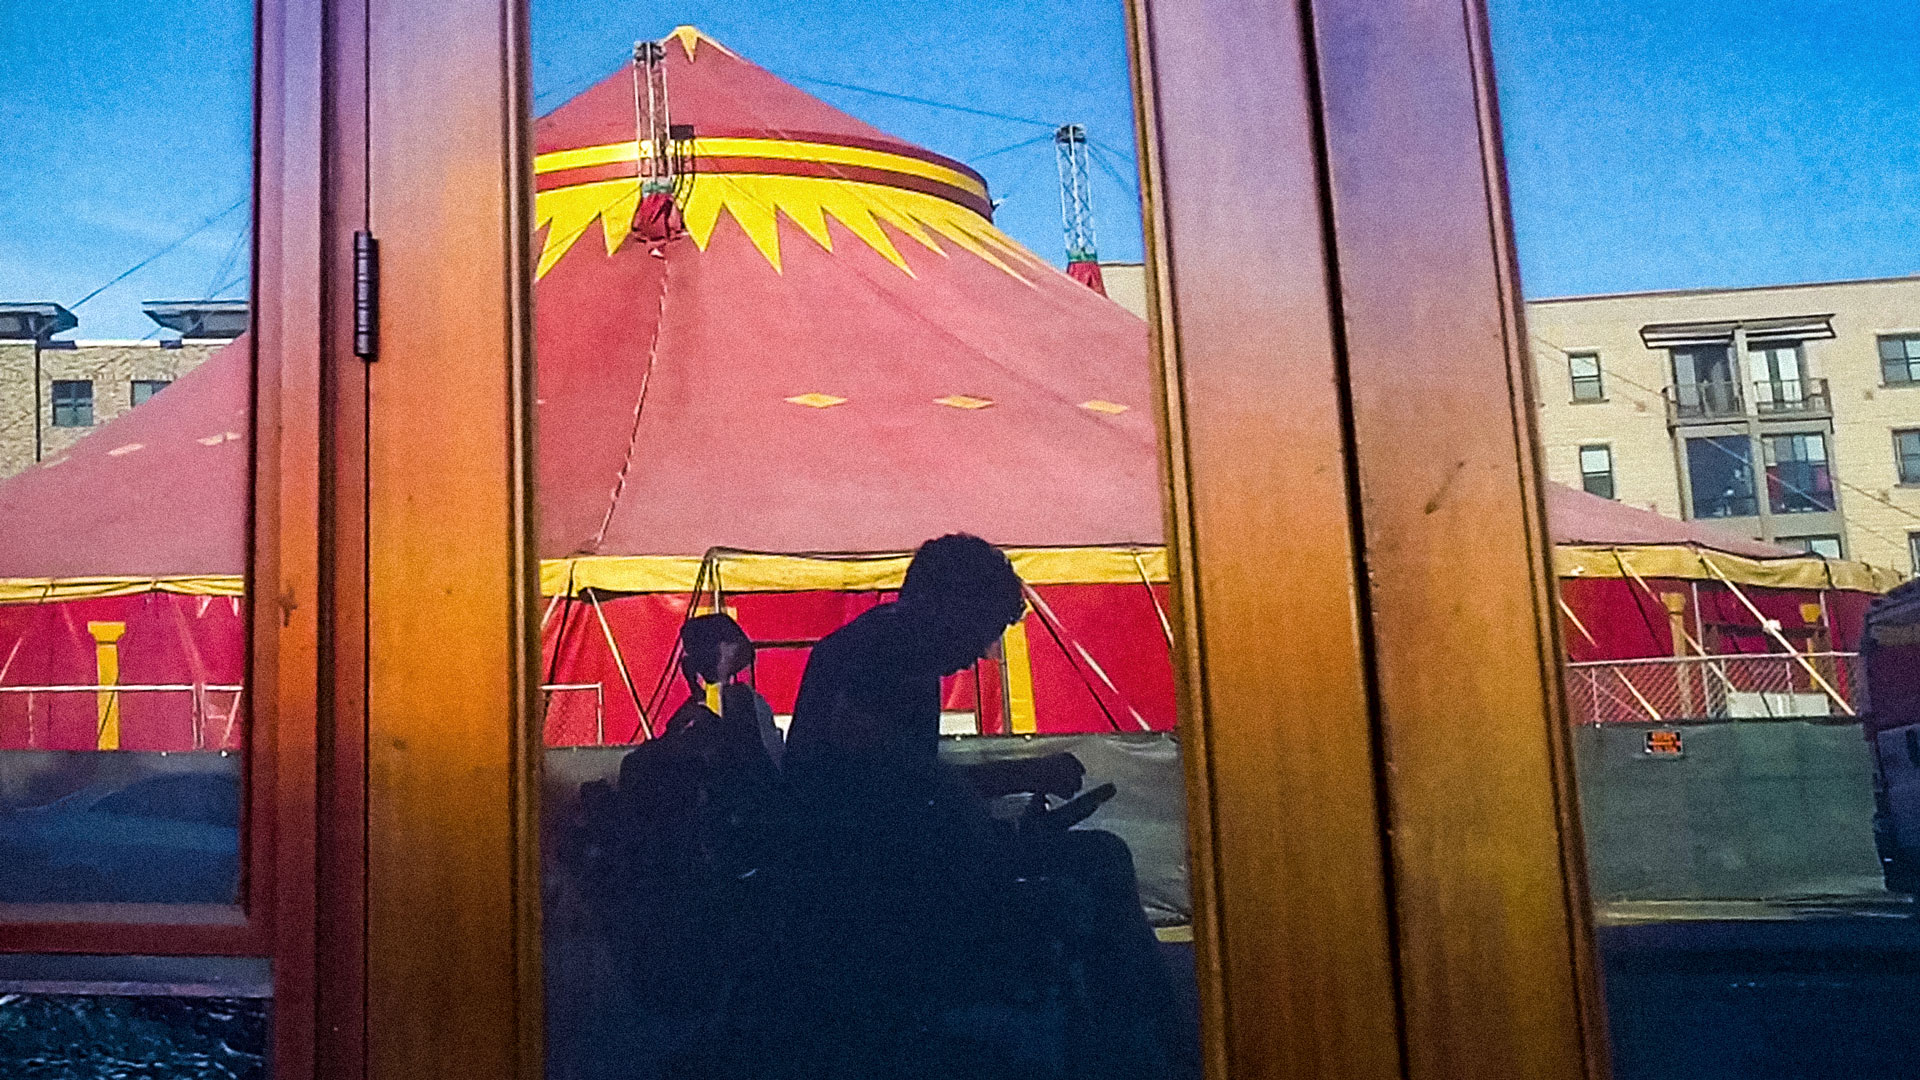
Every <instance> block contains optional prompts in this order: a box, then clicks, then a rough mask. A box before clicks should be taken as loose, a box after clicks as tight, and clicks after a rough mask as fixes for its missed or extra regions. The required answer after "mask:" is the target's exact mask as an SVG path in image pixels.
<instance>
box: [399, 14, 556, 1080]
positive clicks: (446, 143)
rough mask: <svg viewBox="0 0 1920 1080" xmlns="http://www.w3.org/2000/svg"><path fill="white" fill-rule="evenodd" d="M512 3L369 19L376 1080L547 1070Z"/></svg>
mask: <svg viewBox="0 0 1920 1080" xmlns="http://www.w3.org/2000/svg"><path fill="white" fill-rule="evenodd" d="M517 6H518V5H515V4H511V3H508V2H505V0H495V2H492V3H477V4H474V3H467V4H462V3H453V2H451V0H424V2H423V0H405V2H402V0H374V2H373V3H372V4H371V5H370V7H369V12H370V16H369V40H370V41H371V43H372V47H371V50H370V61H369V75H368V87H369V101H370V110H369V146H370V148H371V149H370V153H369V172H368V189H369V192H370V211H369V220H370V222H371V228H372V231H373V233H374V235H375V236H376V237H377V238H378V240H379V242H380V246H381V251H380V256H381V298H380V299H381V316H382V317H381V325H380V355H379V359H378V361H377V362H376V363H374V364H373V365H372V366H371V368H370V369H369V372H368V396H367V407H366V408H367V420H366V431H367V443H366V445H367V475H368V485H367V491H368V494H367V521H366V528H367V553H368V554H367V594H366V595H367V601H366V604H367V620H366V626H367V640H366V644H367V652H366V655H367V731H366V743H365V745H366V770H367V771H366V777H367V802H366V805H367V861H366V868H367V869H366V872H367V884H366V948H367V991H366V1006H367V1015H368V1016H369V1017H370V1018H371V1021H372V1022H371V1023H370V1024H369V1027H368V1035H367V1047H366V1052H367V1062H368V1068H367V1073H368V1075H369V1076H371V1077H375V1078H381V1080H385V1078H394V1080H399V1078H403V1077H404V1078H407V1080H416V1078H420V1077H429V1076H445V1077H473V1076H488V1077H506V1076H515V1075H527V1076H532V1075H535V1074H536V1073H537V1072H538V1069H539V1062H538V1061H537V1060H534V1061H528V1060H526V1051H527V1048H528V1047H529V1046H531V1045H534V1043H533V1041H532V1038H531V1037H530V1036H529V1034H528V1032H527V1026H528V1025H530V1024H532V1023H534V1022H535V1020H536V1019H537V1016H538V1011H537V1010H538V1001H537V996H536V998H535V1000H528V999H527V995H526V993H525V990H526V987H525V982H526V973H527V971H528V970H530V964H531V963H532V961H531V960H530V958H529V955H528V953H527V950H535V949H537V944H538V943H537V940H534V939H533V938H531V937H530V936H528V928H527V925H526V922H527V913H528V912H529V911H530V910H531V903H532V902H531V899H530V897H529V896H528V895H527V894H526V893H524V892H523V891H522V890H532V889H535V888H536V884H537V883H536V882H534V881H533V880H532V879H531V877H530V876H528V875H526V874H525V873H524V868H525V866H526V854H525V852H526V850H527V849H528V848H530V846H531V845H532V844H533V843H534V842H535V840H534V837H533V836H532V835H531V834H523V833H522V832H521V829H522V827H523V826H524V823H525V822H526V821H528V820H529V816H528V815H529V809H528V807H527V805H526V804H525V803H524V802H523V800H525V799H526V798H527V797H528V796H529V794H530V790H529V787H528V785H526V784H525V783H523V778H522V775H521V774H522V772H523V770H524V769H525V767H526V764H527V762H526V752H525V747H524V740H523V739H522V737H521V735H520V731H521V725H523V724H524V723H526V721H527V716H528V715H529V711H528V709H527V702H526V701H525V698H526V696H527V693H526V689H527V688H526V685H525V680H524V679H523V678H521V677H520V676H521V673H524V672H526V671H528V670H531V669H532V665H533V660H532V657H531V656H530V655H528V646H529V643H530V637H529V634H528V627H529V626H531V620H530V619H529V618H528V614H527V613H528V611H529V609H530V607H531V604H532V592H531V590H532V588H533V576H532V575H531V573H530V572H529V570H530V567H529V566H528V565H527V563H526V554H525V553H526V549H527V544H528V536H529V534H528V533H527V521H526V515H525V505H524V496H525V486H526V475H525V473H526V469H525V456H526V453H527V450H526V447H527V444H528V438H527V435H528V433H527V430H526V424H525V420H524V411H525V406H526V388H527V386H528V385H529V383H528V379H529V377H530V374H529V372H528V370H527V366H528V362H529V359H530V358H529V356H528V355H527V351H526V348H525V337H526V335H525V333H524V327H525V325H526V318H527V315H526V311H525V305H526V300H527V296H528V291H527V285H526V282H525V280H524V278H525V276H526V275H527V274H528V273H529V272H530V267H529V265H528V264H527V260H526V257H525V246H526V243H527V240H526V237H525V236H524V235H522V234H523V233H524V232H525V227H526V214H525V213H524V210H523V209H522V210H516V204H517V202H519V201H521V200H524V198H525V195H524V192H525V191H526V190H528V189H529V188H530V176H531V172H530V169H529V168H528V167H527V162H526V160H525V158H526V155H525V153H524V149H523V147H522V146H521V145H520V143H521V141H523V136H522V135H519V134H516V133H517V132H519V131H521V129H522V126H523V125H524V124H525V123H526V122H527V121H526V120H525V119H524V118H523V117H522V116H520V115H519V114H520V110H522V109H524V108H525V94H524V92H523V91H522V90H521V89H520V88H519V87H518V86H517V81H518V80H519V79H520V78H521V75H520V73H519V71H520V69H519V67H518V65H517V64H513V63H510V62H509V60H508V57H509V56H510V55H511V54H512V53H513V52H514V50H516V49H523V48H524V45H523V44H522V43H521V41H520V40H518V39H517V38H516V34H517V33H518V31H517V30H515V27H517V26H518V25H520V22H521V20H522V16H521V15H520V14H519V12H518V11H517ZM533 955H536V956H537V952H536V953H534V954H533Z"/></svg>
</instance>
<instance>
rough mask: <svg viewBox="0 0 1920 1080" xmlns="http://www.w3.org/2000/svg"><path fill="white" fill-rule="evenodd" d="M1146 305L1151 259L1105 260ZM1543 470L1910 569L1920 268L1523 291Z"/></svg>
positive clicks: (1919, 514)
mask: <svg viewBox="0 0 1920 1080" xmlns="http://www.w3.org/2000/svg"><path fill="white" fill-rule="evenodd" d="M1101 273H1102V276H1103V278H1104V279H1105V281H1106V286H1107V295H1108V296H1110V297H1112V298H1113V299H1114V300H1115V301H1116V302H1117V303H1119V304H1121V305H1122V306H1123V307H1126V308H1128V309H1129V310H1132V311H1133V312H1134V313H1135V314H1138V315H1141V316H1142V317H1144V316H1145V314H1146V291H1145V281H1144V278H1143V271H1142V268H1141V267H1140V265H1139V264H1138V263H1107V264H1103V265H1102V266H1101ZM1527 322H1528V333H1529V334H1530V341H1529V345H1530V348H1531V351H1532V354H1533V358H1534V363H1535V376H1536V378H1537V380H1538V389H1539V393H1540V432H1541V439H1542V442H1543V443H1544V444H1545V445H1544V449H1545V454H1546V466H1547V476H1548V477H1549V478H1550V479H1553V480H1557V481H1559V482H1561V483H1563V484H1568V485H1570V486H1573V487H1586V488H1587V489H1588V490H1590V491H1594V492H1596V493H1598V494H1604V495H1608V496H1610V497H1612V498H1617V499H1619V500H1620V501H1622V502H1626V503H1631V504H1633V505H1635V506H1640V507H1645V508H1647V509H1650V510H1657V511H1659V512H1660V513H1663V514H1666V515H1668V516H1670V517H1678V518H1688V519H1696V520H1703V521H1711V522H1714V523H1716V524H1718V525H1720V526H1722V527H1724V528H1727V529H1730V530H1732V531H1734V532H1738V533H1741V534H1743V535H1746V536H1752V537H1755V538H1759V539H1766V540H1772V541H1774V542H1776V543H1781V544H1784V545H1786V546H1789V547H1800V548H1804V549H1807V550H1813V551H1817V552H1819V553H1822V554H1827V555H1835V556H1844V557H1846V558H1849V559H1857V560H1860V561H1862V562H1868V563H1872V564H1874V565H1876V566H1885V567H1891V568H1893V569H1896V570H1900V571H1902V572H1904V573H1908V574H1912V573H1914V572H1915V569H1916V567H1915V562H1916V559H1920V277H1912V278H1888V279H1879V280H1868V281H1838V282H1829V283H1823V284H1814V285H1781V286H1771V287H1766V288H1754V289H1714V290H1693V291H1681V292H1648V293H1627V294H1621V295H1616V296H1570V297H1563V298H1557V299H1549V300H1536V301H1533V302H1531V303H1529V304H1528V305H1527Z"/></svg>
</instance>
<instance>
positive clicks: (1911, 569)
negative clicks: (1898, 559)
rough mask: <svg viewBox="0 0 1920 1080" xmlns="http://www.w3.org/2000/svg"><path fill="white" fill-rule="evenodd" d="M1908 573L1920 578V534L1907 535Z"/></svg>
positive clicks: (1911, 533)
mask: <svg viewBox="0 0 1920 1080" xmlns="http://www.w3.org/2000/svg"><path fill="white" fill-rule="evenodd" d="M1907 572H1908V573H1911V574H1914V575H1916V576H1920V532H1910V533H1908V534H1907Z"/></svg>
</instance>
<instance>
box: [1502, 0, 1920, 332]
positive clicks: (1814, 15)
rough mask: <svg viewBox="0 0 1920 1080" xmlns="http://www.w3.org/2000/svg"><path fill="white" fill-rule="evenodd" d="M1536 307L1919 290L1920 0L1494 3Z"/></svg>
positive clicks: (1506, 119) (1523, 255)
mask: <svg viewBox="0 0 1920 1080" xmlns="http://www.w3.org/2000/svg"><path fill="white" fill-rule="evenodd" d="M1489 7H1490V8H1491V14H1492V27H1493V39H1494V47H1493V52H1494V66H1495V69H1496V74H1497V76H1498V79H1499V82H1500V104H1501V115H1502V125H1503V126H1504V128H1505V134H1506V141H1507V170H1508V177H1509V180H1510V182H1511V185H1512V189H1513V201H1514V225H1515V232H1516V235H1517V238H1518V243H1519V249H1520V271H1521V277H1522V279H1523V287H1524V290H1525V292H1526V293H1527V295H1529V296H1565V295H1570V294H1578V293H1595V292H1615V291H1623V290H1631V289H1666V288H1694V287H1703V286H1734V285H1759V284H1766V283H1772V282H1788V281H1819V280H1831V279H1836V278H1849V277H1879V276H1894V275H1901V274H1913V273H1920V7H1917V6H1916V4H1915V0H1846V2H1832V0H1721V2H1715V0H1577V2H1573V0H1489Z"/></svg>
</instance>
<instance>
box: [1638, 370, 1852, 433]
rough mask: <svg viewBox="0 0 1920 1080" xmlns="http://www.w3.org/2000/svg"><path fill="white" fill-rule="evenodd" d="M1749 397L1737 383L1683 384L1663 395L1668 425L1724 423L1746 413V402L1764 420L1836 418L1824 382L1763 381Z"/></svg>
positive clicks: (1817, 380)
mask: <svg viewBox="0 0 1920 1080" xmlns="http://www.w3.org/2000/svg"><path fill="white" fill-rule="evenodd" d="M1750 393H1751V395H1752V396H1751V397H1750V398H1749V397H1748V395H1747V394H1746V393H1743V392H1742V388H1741V386H1740V384H1738V383H1734V382H1703V383H1680V384H1678V385H1675V386H1669V387H1667V388H1666V390H1665V391H1664V392H1663V395H1664V396H1665V398H1666V400H1667V423H1668V425H1669V426H1677V425H1680V424H1724V423H1726V422H1728V421H1730V420H1739V419H1741V418H1742V417H1744V416H1745V415H1746V414H1747V402H1748V401H1749V400H1751V401H1752V402H1753V411H1754V413H1755V414H1756V415H1758V416H1759V417H1760V418H1761V419H1762V420H1803V419H1805V420H1812V419H1821V418H1824V417H1829V416H1832V415H1833V405H1832V400H1831V399H1830V398H1829V397H1828V396H1827V380H1825V379H1762V380H1760V381H1759V382H1756V383H1754V384H1753V388H1752V390H1751V391H1750Z"/></svg>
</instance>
